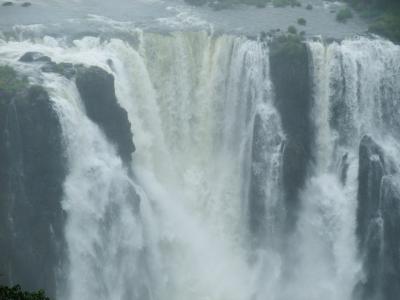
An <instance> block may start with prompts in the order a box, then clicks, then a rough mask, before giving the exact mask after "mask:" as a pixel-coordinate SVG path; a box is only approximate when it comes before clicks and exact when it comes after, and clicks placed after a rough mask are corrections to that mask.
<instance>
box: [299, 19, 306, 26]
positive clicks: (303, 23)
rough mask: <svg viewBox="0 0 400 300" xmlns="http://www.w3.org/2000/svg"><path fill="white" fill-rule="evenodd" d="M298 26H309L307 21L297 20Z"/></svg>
mask: <svg viewBox="0 0 400 300" xmlns="http://www.w3.org/2000/svg"><path fill="white" fill-rule="evenodd" d="M297 24H299V25H301V26H305V25H306V24H307V21H306V19H304V18H299V19H298V20H297Z"/></svg>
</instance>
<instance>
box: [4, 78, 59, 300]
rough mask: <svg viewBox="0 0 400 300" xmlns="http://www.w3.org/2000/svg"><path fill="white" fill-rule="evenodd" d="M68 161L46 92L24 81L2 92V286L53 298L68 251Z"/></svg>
mask: <svg viewBox="0 0 400 300" xmlns="http://www.w3.org/2000/svg"><path fill="white" fill-rule="evenodd" d="M64 162H65V157H64V152H63V143H62V134H61V125H60V122H59V119H58V116H57V114H56V112H55V111H54V109H53V107H52V102H51V101H50V99H49V96H48V94H47V92H46V91H45V90H44V89H43V88H42V87H40V86H28V85H26V86H20V87H19V88H18V89H17V90H13V91H12V93H11V92H10V93H5V94H4V93H3V94H0V165H1V168H0V249H1V256H0V270H1V273H2V274H3V275H4V276H3V277H0V284H6V285H12V284H15V283H19V284H21V285H22V286H23V287H24V288H25V289H28V290H38V289H45V290H46V293H47V294H49V295H50V297H52V298H54V297H55V291H56V289H57V286H56V282H57V270H58V268H59V267H60V265H61V264H62V260H61V258H62V257H64V255H63V251H64V249H65V243H64V240H63V228H64V220H65V216H64V213H63V210H62V207H61V200H62V195H63V182H64V179H65V175H66V168H65V165H64ZM39 270H40V271H39Z"/></svg>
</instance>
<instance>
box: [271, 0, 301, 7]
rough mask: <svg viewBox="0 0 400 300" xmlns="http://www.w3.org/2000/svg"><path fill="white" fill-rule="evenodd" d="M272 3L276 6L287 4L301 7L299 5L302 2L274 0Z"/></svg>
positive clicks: (296, 0)
mask: <svg viewBox="0 0 400 300" xmlns="http://www.w3.org/2000/svg"><path fill="white" fill-rule="evenodd" d="M272 4H273V6H274V7H286V6H291V7H296V6H297V7H299V6H301V3H300V2H299V1H298V0H273V1H272Z"/></svg>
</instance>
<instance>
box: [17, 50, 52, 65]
mask: <svg viewBox="0 0 400 300" xmlns="http://www.w3.org/2000/svg"><path fill="white" fill-rule="evenodd" d="M19 61H21V62H25V63H32V62H50V61H51V59H50V57H48V56H45V55H43V54H42V53H40V52H26V53H25V54H24V55H22V56H21V57H20V59H19Z"/></svg>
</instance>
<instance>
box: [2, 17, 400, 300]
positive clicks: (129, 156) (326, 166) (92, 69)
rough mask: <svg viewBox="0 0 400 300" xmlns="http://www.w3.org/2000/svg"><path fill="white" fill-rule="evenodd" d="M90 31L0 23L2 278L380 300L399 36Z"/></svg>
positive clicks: (397, 151) (64, 289) (102, 289)
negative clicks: (14, 28) (2, 26)
mask: <svg viewBox="0 0 400 300" xmlns="http://www.w3.org/2000/svg"><path fill="white" fill-rule="evenodd" d="M104 26H105V27H108V28H109V27H110V26H111V27H112V26H116V28H114V27H112V28H111V29H109V31H107V32H101V31H100V32H97V33H93V32H90V33H86V32H82V33H80V34H79V35H77V34H65V33H62V34H47V33H43V32H42V31H41V30H37V31H35V30H36V29H35V28H34V29H33V32H32V31H31V29H32V28H29V30H27V31H26V32H23V30H22V31H21V28H19V29H18V32H11V31H7V32H4V34H2V35H1V39H0V197H1V198H0V251H1V252H0V253H1V256H0V274H2V275H3V276H2V277H0V283H1V284H7V285H14V284H17V283H18V284H21V286H23V287H24V288H26V289H28V290H37V289H42V288H43V289H45V290H46V293H47V294H48V295H49V296H50V297H51V299H61V300H76V299H87V300H114V299H115V300H187V299H193V300H206V299H207V300H262V299H263V300H264V299H272V300H320V299H327V300H397V299H398V297H399V295H400V174H399V167H400V160H399V158H400V46H398V45H395V44H393V43H392V42H390V41H387V40H384V39H382V38H379V37H376V36H355V37H349V38H345V39H341V40H329V41H327V40H326V39H323V38H321V37H312V38H307V39H305V40H301V39H298V38H297V37H294V36H293V35H291V34H282V35H279V36H277V37H265V36H264V37H262V36H257V37H256V38H254V37H250V36H247V35H239V34H232V33H222V32H212V31H209V30H177V31H168V32H159V31H153V30H143V29H140V28H138V27H136V26H135V27H130V28H129V29H126V28H124V29H123V30H121V28H120V27H122V25H121V24H111V25H110V24H105V25H104ZM110 32H111V34H110ZM4 74H6V75H4Z"/></svg>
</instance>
